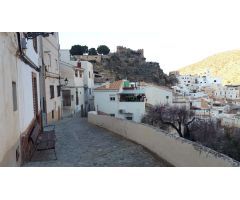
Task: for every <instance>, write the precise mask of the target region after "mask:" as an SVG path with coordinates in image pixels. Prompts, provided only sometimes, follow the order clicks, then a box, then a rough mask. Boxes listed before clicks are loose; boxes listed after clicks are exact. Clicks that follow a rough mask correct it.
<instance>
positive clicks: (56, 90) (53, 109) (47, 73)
mask: <svg viewBox="0 0 240 200" xmlns="http://www.w3.org/2000/svg"><path fill="white" fill-rule="evenodd" d="M41 42H42V57H43V60H42V61H43V66H44V67H43V68H42V70H41V76H42V84H44V85H43V86H42V88H43V91H42V92H41V98H42V107H43V123H45V124H48V123H51V122H53V121H57V120H60V119H61V115H62V113H61V110H62V109H61V91H60V68H59V58H60V55H59V50H60V46H59V37H58V33H54V34H53V35H50V36H49V37H45V38H42V41H41Z"/></svg>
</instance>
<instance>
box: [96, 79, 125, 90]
mask: <svg viewBox="0 0 240 200" xmlns="http://www.w3.org/2000/svg"><path fill="white" fill-rule="evenodd" d="M122 83H123V80H119V81H115V82H113V83H109V84H106V85H103V86H100V87H98V88H96V89H95V90H119V89H120V88H121V86H122Z"/></svg>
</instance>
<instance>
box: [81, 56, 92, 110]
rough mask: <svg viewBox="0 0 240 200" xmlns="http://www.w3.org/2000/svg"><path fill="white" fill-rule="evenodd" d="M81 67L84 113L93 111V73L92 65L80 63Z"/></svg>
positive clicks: (86, 62)
mask: <svg viewBox="0 0 240 200" xmlns="http://www.w3.org/2000/svg"><path fill="white" fill-rule="evenodd" d="M80 62H81V66H82V68H83V69H84V77H83V83H84V96H85V97H84V99H85V109H86V111H92V110H95V107H94V73H93V65H92V63H90V62H88V61H80Z"/></svg>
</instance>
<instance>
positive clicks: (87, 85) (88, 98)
mask: <svg viewBox="0 0 240 200" xmlns="http://www.w3.org/2000/svg"><path fill="white" fill-rule="evenodd" d="M60 54H61V60H62V61H63V62H65V63H69V64H71V65H74V66H76V65H77V63H81V68H82V69H84V73H83V84H84V94H83V95H84V97H83V98H84V109H85V115H86V114H87V112H88V111H90V110H95V107H94V92H93V89H94V73H93V65H92V63H90V62H88V61H81V60H80V57H79V56H75V57H74V56H71V55H70V52H69V50H68V49H63V50H60ZM81 95H82V93H81Z"/></svg>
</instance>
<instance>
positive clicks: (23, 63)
mask: <svg viewBox="0 0 240 200" xmlns="http://www.w3.org/2000/svg"><path fill="white" fill-rule="evenodd" d="M38 44H39V38H34V39H28V40H27V39H26V34H24V33H22V32H21V33H0V94H1V98H0V138H1V139H0V166H19V165H20V164H21V162H22V161H24V160H27V159H28V158H29V155H30V151H31V148H30V146H29V140H28V137H29V135H30V133H31V130H32V129H33V127H34V126H35V124H36V123H39V124H40V125H41V108H40V98H39V97H40V92H39V71H40V66H39V45H38Z"/></svg>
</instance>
